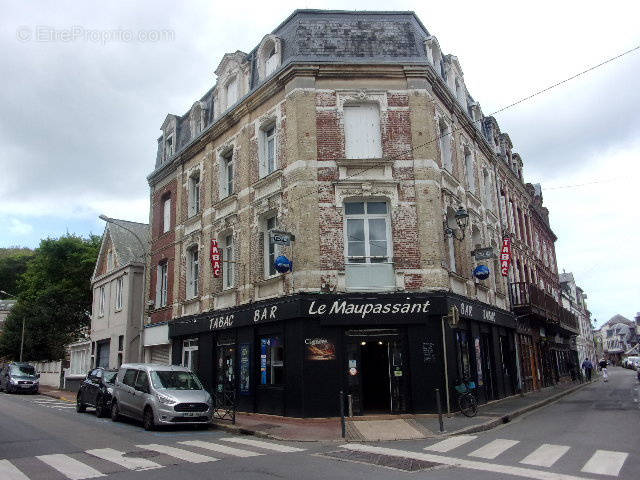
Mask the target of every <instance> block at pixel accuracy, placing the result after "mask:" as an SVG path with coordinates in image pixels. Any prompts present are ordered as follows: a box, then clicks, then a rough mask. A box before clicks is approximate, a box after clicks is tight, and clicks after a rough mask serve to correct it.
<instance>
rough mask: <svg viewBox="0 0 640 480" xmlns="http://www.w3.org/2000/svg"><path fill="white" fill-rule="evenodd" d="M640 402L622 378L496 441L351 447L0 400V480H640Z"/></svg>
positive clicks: (512, 426)
mask: <svg viewBox="0 0 640 480" xmlns="http://www.w3.org/2000/svg"><path fill="white" fill-rule="evenodd" d="M638 395H639V391H638V383H637V381H636V379H635V372H633V371H631V370H623V369H620V368H612V369H610V381H609V382H608V383H603V382H598V383H595V384H592V385H589V386H587V387H586V388H583V389H582V390H580V391H578V392H577V393H574V394H572V395H569V396H567V397H564V398H563V399H561V400H560V401H558V402H556V403H554V404H552V405H550V406H548V407H546V408H543V409H540V410H537V411H535V412H532V413H530V414H528V415H525V416H522V417H519V418H518V419H517V420H515V421H513V422H511V423H508V424H505V425H503V426H501V427H499V428H497V429H494V430H491V431H488V432H484V433H479V434H475V435H469V436H459V437H450V438H449V439H445V440H441V439H426V440H415V441H403V442H384V443H368V444H364V443H352V444H344V443H315V442H306V443H300V442H299V443H292V442H277V441H272V440H265V439H259V438H255V437H247V436H237V435H230V434H229V433H226V432H221V431H217V430H208V431H201V430H193V429H191V428H176V429H171V430H163V431H159V432H145V431H144V430H143V429H142V428H141V427H140V426H139V425H138V424H136V423H134V422H118V423H113V422H112V421H111V420H108V419H98V418H96V417H95V415H93V413H84V414H78V413H76V412H75V409H74V408H73V405H70V404H68V403H66V402H63V401H58V400H54V399H51V398H48V397H43V396H31V395H7V394H0V480H66V479H70V478H71V479H76V480H80V479H83V478H106V479H108V480H120V479H127V480H129V479H130V480H145V479H154V480H163V479H167V480H168V479H171V480H176V479H179V480H192V479H197V480H204V479H213V478H216V479H218V478H224V479H242V480H252V479H266V478H269V479H271V478H282V479H302V478H304V479H319V480H320V479H322V480H326V479H327V478H349V479H363V480H377V479H396V478H398V479H400V478H402V479H407V478H411V479H413V478H420V479H430V480H431V479H433V480H440V479H443V480H444V479H446V480H453V479H466V478H474V480H475V479H477V480H497V479H516V478H532V479H542V480H577V479H606V478H610V479H613V478H620V479H628V480H632V479H633V480H637V479H638V478H640V473H639V472H640V459H639V457H640V409H639V403H638ZM256 441H258V442H259V443H255V442H256ZM184 442H189V443H184Z"/></svg>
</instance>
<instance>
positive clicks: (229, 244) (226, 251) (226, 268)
mask: <svg viewBox="0 0 640 480" xmlns="http://www.w3.org/2000/svg"><path fill="white" fill-rule="evenodd" d="M234 255H235V253H234V245H233V234H232V233H230V234H228V235H225V237H224V244H223V246H222V262H223V268H222V287H223V289H227V288H233V287H234V286H235V283H236V282H235V263H234Z"/></svg>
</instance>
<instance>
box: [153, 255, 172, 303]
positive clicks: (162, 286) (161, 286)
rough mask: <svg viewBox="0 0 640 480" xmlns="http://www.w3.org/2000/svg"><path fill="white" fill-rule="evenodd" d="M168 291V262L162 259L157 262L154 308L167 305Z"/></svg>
mask: <svg viewBox="0 0 640 480" xmlns="http://www.w3.org/2000/svg"><path fill="white" fill-rule="evenodd" d="M168 291H169V262H167V261H164V262H161V263H159V264H158V269H157V288H156V308H162V307H166V306H167V303H168V298H167V297H168Z"/></svg>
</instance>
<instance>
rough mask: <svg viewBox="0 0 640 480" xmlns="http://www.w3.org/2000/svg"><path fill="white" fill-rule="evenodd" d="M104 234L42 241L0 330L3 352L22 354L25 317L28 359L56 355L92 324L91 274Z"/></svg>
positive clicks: (19, 282) (49, 358) (0, 351)
mask: <svg viewBox="0 0 640 480" xmlns="http://www.w3.org/2000/svg"><path fill="white" fill-rule="evenodd" d="M100 242H101V239H100V237H97V236H91V237H89V238H81V237H77V236H74V235H65V236H63V237H60V238H59V239H46V240H42V241H41V242H40V246H39V247H38V248H37V249H36V251H35V253H34V255H33V257H32V258H31V260H30V261H29V262H28V264H27V268H26V271H25V272H24V273H23V274H22V275H21V277H20V280H19V281H18V284H17V287H18V288H17V290H18V296H17V298H18V301H17V303H16V305H15V306H14V307H13V309H12V310H11V312H10V314H9V317H8V318H7V320H6V322H5V325H4V330H3V332H2V336H0V356H8V357H11V358H16V359H17V358H18V357H19V354H20V336H21V331H22V322H23V320H24V322H25V339H24V357H23V358H24V360H56V359H59V358H62V357H63V356H64V349H65V345H67V344H68V343H71V342H73V341H75V340H76V339H77V338H78V337H79V335H80V332H81V331H82V329H83V328H84V327H87V326H88V325H89V324H90V316H89V315H90V311H91V297H92V294H91V275H92V273H93V269H94V266H95V263H96V259H97V257H98V252H99V251H100Z"/></svg>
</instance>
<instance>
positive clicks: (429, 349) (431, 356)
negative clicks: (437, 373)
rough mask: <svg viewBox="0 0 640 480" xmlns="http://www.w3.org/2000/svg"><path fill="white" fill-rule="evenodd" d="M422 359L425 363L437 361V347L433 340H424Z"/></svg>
mask: <svg viewBox="0 0 640 480" xmlns="http://www.w3.org/2000/svg"><path fill="white" fill-rule="evenodd" d="M422 359H423V360H424V363H433V362H435V361H436V359H437V357H436V347H435V345H434V344H433V343H432V342H422Z"/></svg>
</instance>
